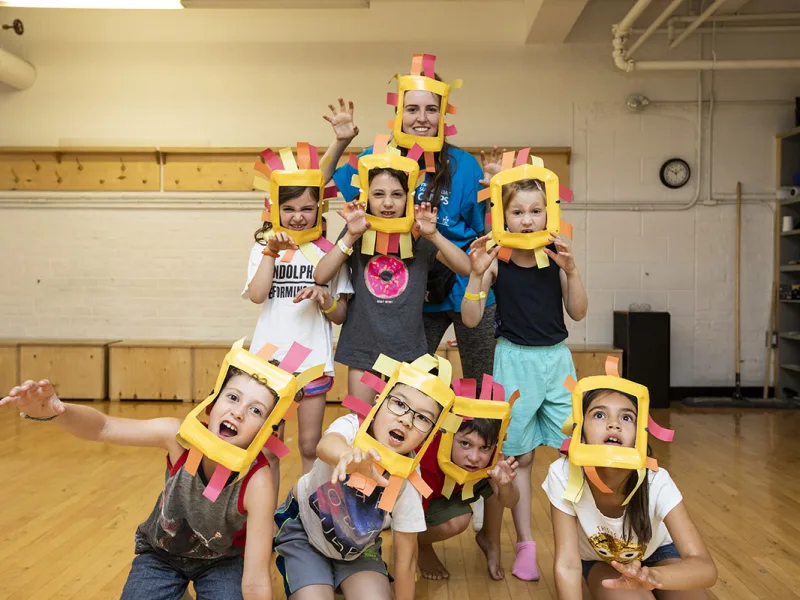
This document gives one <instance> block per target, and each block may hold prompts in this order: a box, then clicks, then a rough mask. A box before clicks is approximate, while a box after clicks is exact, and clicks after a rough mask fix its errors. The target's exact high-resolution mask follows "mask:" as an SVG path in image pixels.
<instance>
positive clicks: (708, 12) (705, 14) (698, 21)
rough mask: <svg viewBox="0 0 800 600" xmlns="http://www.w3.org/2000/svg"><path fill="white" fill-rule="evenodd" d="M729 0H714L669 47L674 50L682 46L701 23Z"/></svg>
mask: <svg viewBox="0 0 800 600" xmlns="http://www.w3.org/2000/svg"><path fill="white" fill-rule="evenodd" d="M727 1H728V0H714V2H712V3H711V6H709V7H708V8H707V9H705V10H704V11H703V12H702V13H700V16H699V17H697V18H696V19H695V20H694V21H692V22H691V23H690V24H689V26H688V27H687V28H686V29H685V30H684V32H683V33H681V34H680V35H679V36H678V38H677V39H676V40H675V41H674V42H672V44H670V46H669V49H670V50H674V49H675V48H677V47H678V46H680V45H681V44H682V43H683V41H684V40H685V39H686V38H688V37H689V36H690V35H692V32H693V31H694V30H695V29H697V28H698V27H700V25H702V24H703V23H704V22H705V21H706V19H708V18H710V17H711V16H713V15H714V13H715V12H717V11H718V10H719V9H720V8H721V7H722V5H723V4H725V3H726V2H727Z"/></svg>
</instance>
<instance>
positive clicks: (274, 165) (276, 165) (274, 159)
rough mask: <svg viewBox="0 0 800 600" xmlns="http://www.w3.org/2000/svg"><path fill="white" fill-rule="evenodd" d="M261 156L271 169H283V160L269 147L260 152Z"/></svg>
mask: <svg viewBox="0 0 800 600" xmlns="http://www.w3.org/2000/svg"><path fill="white" fill-rule="evenodd" d="M261 158H263V159H264V162H265V163H267V164H268V165H269V168H270V169H272V170H273V171H283V161H282V160H281V159H280V157H279V156H278V155H277V154H275V153H274V152H273V151H272V150H271V149H270V148H267V149H266V150H264V151H263V152H262V153H261Z"/></svg>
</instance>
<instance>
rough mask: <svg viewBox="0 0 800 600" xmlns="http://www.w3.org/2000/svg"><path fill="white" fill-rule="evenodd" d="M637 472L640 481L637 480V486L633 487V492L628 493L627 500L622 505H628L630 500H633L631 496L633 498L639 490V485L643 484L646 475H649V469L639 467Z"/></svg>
mask: <svg viewBox="0 0 800 600" xmlns="http://www.w3.org/2000/svg"><path fill="white" fill-rule="evenodd" d="M636 473H637V474H638V476H639V481H638V482H636V487H635V488H633V491H631V493H630V494H628V497H627V498H625V502H623V503H622V506H627V505H628V502H630V501H631V498H633V495H634V494H635V493H636V490H638V489H639V486H640V485H642V482H643V481H644V476H645V475H647V469H637V471H636Z"/></svg>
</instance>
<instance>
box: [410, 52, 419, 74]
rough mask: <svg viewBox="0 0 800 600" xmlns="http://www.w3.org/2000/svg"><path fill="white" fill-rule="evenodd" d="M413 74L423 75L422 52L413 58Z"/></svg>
mask: <svg viewBox="0 0 800 600" xmlns="http://www.w3.org/2000/svg"><path fill="white" fill-rule="evenodd" d="M411 74H412V75H417V76H419V75H422V54H415V55H414V57H413V58H412V59H411Z"/></svg>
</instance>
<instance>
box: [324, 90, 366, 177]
mask: <svg viewBox="0 0 800 600" xmlns="http://www.w3.org/2000/svg"><path fill="white" fill-rule="evenodd" d="M328 108H330V109H331V114H330V115H323V117H322V118H323V119H325V120H326V121H327V122H328V123H330V124H331V127H333V133H334V135H335V136H336V137H335V138H334V139H333V142H332V143H331V145H330V146H328V150H327V151H326V152H325V154H324V155H323V156H322V160H320V165H322V166H323V171H322V176H323V177H324V179H325V183H328V182H329V181H330V180H331V178H332V177H333V172H334V171H335V170H336V167H337V166H338V164H339V159H340V158H342V154H344V151H345V150H346V149H347V146H349V145H350V142H352V141H353V138H355V137H356V136H357V135H358V125H356V124H355V123H354V122H353V101H352V100H349V101H348V102H347V107H345V104H344V100H342V99H341V98H339V109H338V110H337V109H336V107H335V106H334V105H333V104H328Z"/></svg>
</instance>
